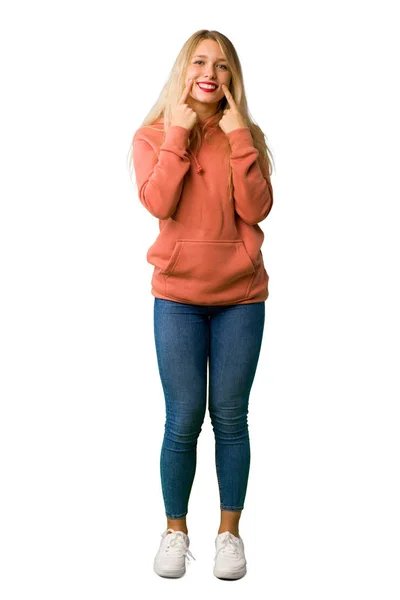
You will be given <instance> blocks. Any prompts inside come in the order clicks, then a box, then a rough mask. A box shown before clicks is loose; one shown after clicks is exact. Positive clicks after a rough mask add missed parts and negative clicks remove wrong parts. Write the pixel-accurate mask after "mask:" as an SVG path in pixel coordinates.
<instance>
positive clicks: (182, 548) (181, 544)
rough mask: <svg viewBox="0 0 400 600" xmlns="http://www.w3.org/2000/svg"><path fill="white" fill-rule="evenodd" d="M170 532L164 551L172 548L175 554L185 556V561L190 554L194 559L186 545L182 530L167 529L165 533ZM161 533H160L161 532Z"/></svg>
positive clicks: (188, 559)
mask: <svg viewBox="0 0 400 600" xmlns="http://www.w3.org/2000/svg"><path fill="white" fill-rule="evenodd" d="M169 533H172V534H174V535H171V537H170V540H169V542H168V546H167V549H166V551H167V552H168V550H169V549H170V548H172V552H173V553H174V554H176V555H177V556H185V557H186V559H187V561H190V558H189V557H190V556H191V557H192V558H193V559H194V560H196V559H195V558H194V556H193V554H192V553H191V552H190V550H189V548H188V547H187V546H186V540H185V536H184V533H183V531H175V530H174V529H167V532H166V535H168V534H169ZM161 535H162V534H161Z"/></svg>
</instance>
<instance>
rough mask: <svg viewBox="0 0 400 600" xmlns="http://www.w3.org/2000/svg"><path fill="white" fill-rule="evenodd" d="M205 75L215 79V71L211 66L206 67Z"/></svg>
mask: <svg viewBox="0 0 400 600" xmlns="http://www.w3.org/2000/svg"><path fill="white" fill-rule="evenodd" d="M205 77H207V78H208V79H210V80H213V79H215V71H214V69H213V67H208V69H207V72H206V74H205Z"/></svg>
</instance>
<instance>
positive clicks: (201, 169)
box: [188, 148, 204, 175]
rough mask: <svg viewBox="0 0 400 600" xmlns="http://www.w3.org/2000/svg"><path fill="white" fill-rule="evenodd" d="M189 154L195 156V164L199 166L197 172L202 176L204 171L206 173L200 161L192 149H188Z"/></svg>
mask: <svg viewBox="0 0 400 600" xmlns="http://www.w3.org/2000/svg"><path fill="white" fill-rule="evenodd" d="M188 152H189V153H190V154H191V155H192V156H193V158H194V161H195V163H196V165H197V168H196V172H197V173H198V174H199V175H200V173H203V171H204V169H203V167H202V166H201V164H200V163H199V161H198V160H197V158H196V156H195V155H194V154H193V152H192V151H191V150H190V148H189V149H188Z"/></svg>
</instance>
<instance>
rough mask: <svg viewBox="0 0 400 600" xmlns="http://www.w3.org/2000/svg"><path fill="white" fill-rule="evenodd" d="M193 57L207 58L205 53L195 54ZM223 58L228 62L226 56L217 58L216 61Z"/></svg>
mask: <svg viewBox="0 0 400 600" xmlns="http://www.w3.org/2000/svg"><path fill="white" fill-rule="evenodd" d="M193 58H208V56H207V54H196V55H195V56H193ZM221 60H223V61H224V62H228V61H227V60H226V58H217V62H218V61H221Z"/></svg>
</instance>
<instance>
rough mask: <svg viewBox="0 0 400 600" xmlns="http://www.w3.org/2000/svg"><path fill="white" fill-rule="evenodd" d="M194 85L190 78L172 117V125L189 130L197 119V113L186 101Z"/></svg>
mask: <svg viewBox="0 0 400 600" xmlns="http://www.w3.org/2000/svg"><path fill="white" fill-rule="evenodd" d="M193 85H194V81H193V79H189V81H188V82H187V84H186V86H185V89H184V90H183V94H182V96H181V99H180V100H179V102H178V104H177V106H176V108H175V110H174V111H173V113H172V119H171V125H180V126H181V127H186V129H188V130H189V131H190V130H191V129H192V127H193V126H194V125H195V123H196V121H197V113H196V112H195V111H194V110H193V109H192V108H190V106H189V105H188V104H187V103H186V100H187V97H188V96H189V94H190V92H191V90H192V88H193Z"/></svg>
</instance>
